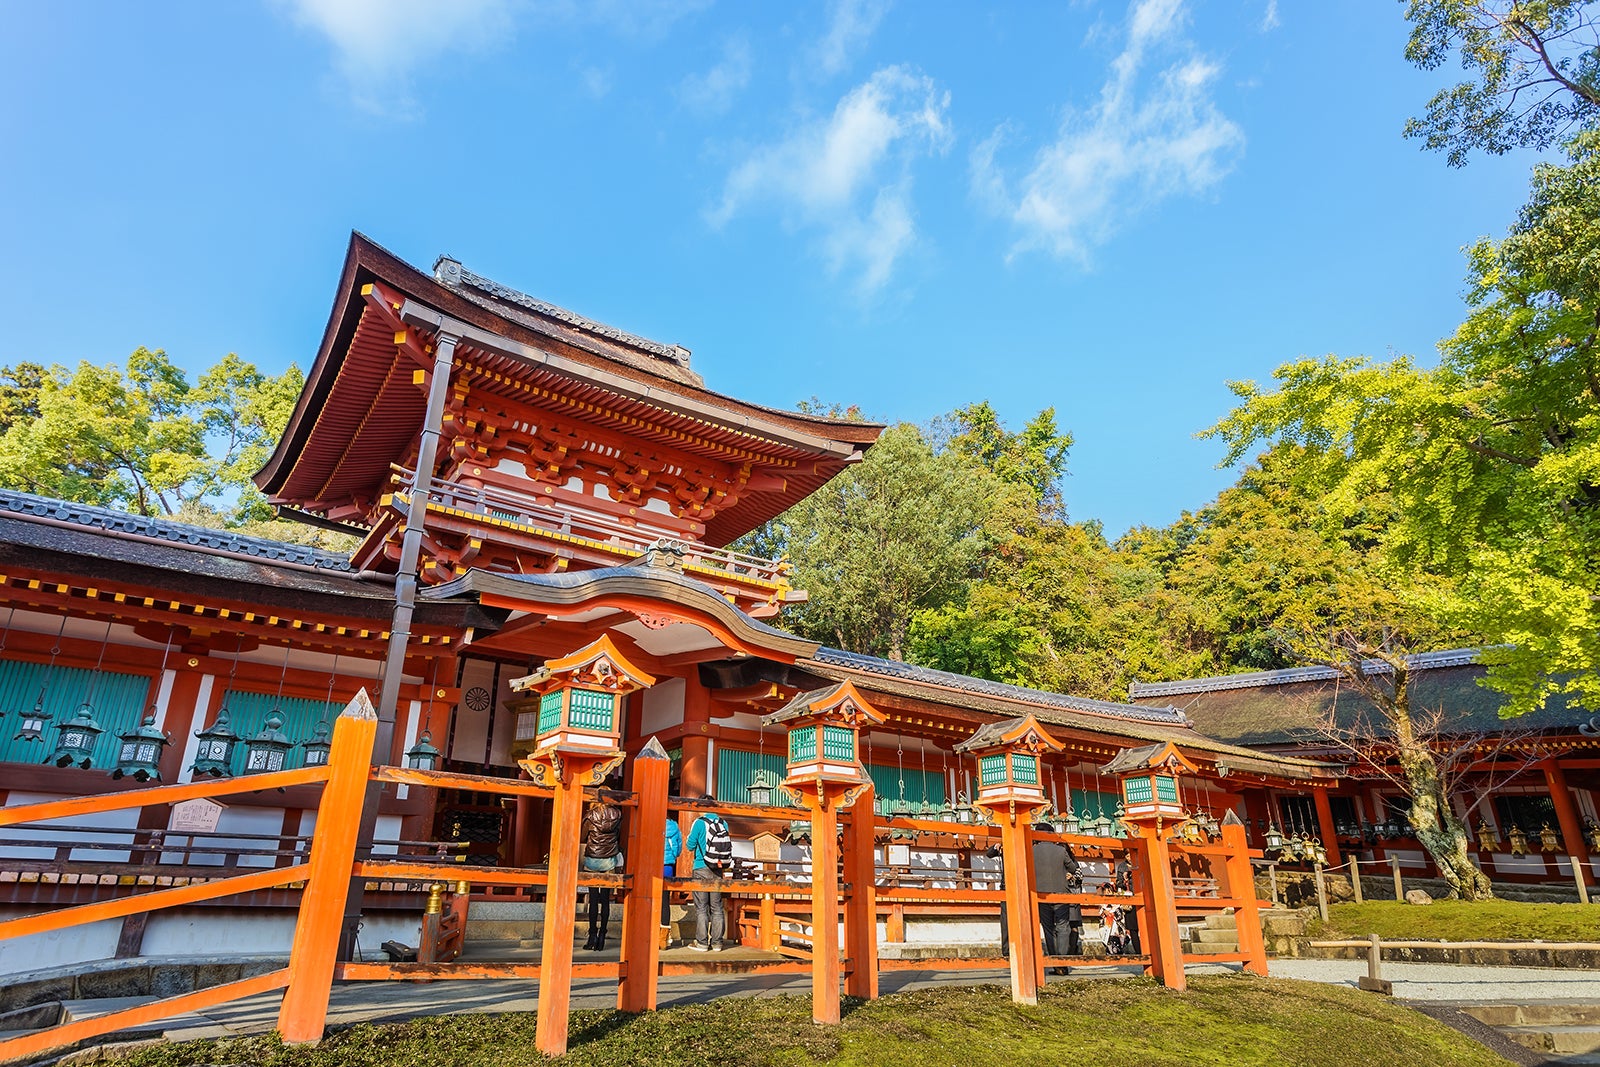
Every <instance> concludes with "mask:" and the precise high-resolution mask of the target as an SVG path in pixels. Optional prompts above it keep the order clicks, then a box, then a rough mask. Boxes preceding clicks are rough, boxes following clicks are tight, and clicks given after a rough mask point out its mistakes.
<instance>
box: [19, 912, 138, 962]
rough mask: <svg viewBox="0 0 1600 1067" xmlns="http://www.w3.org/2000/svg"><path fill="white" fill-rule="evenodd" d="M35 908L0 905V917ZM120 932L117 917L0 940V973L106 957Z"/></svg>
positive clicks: (109, 955) (115, 944)
mask: <svg viewBox="0 0 1600 1067" xmlns="http://www.w3.org/2000/svg"><path fill="white" fill-rule="evenodd" d="M37 910H38V909H36V908H0V919H15V918H18V917H20V916H23V915H30V914H33V913H34V912H36V911H37ZM121 933H122V920H121V919H103V920H101V921H100V922H97V923H85V924H83V925H82V926H69V927H67V928H66V929H65V930H52V931H50V932H49V933H44V934H29V935H28V936H26V937H13V938H9V939H7V940H4V941H0V973H4V974H16V973H18V972H20V971H36V970H41V969H43V968H46V967H63V966H66V965H67V964H71V963H84V962H87V961H89V960H104V959H110V958H111V957H113V956H115V955H116V954H117V938H118V937H119V936H120V935H121Z"/></svg>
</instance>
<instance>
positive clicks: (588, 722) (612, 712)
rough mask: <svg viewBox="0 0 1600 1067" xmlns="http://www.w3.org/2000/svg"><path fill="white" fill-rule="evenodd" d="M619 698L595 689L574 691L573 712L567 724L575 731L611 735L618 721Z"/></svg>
mask: <svg viewBox="0 0 1600 1067" xmlns="http://www.w3.org/2000/svg"><path fill="white" fill-rule="evenodd" d="M616 711H617V698H616V697H615V696H614V695H612V694H611V693H605V692H600V691H597V690H594V689H574V690H573V691H572V711H571V713H570V714H569V715H568V717H567V723H568V725H570V726H571V727H572V728H573V729H574V730H599V731H603V732H605V733H610V732H611V730H612V729H614V727H613V725H612V724H613V723H614V722H615V719H616Z"/></svg>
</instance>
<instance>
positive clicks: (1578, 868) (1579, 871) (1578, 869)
mask: <svg viewBox="0 0 1600 1067" xmlns="http://www.w3.org/2000/svg"><path fill="white" fill-rule="evenodd" d="M1567 860H1568V862H1570V863H1571V864H1572V880H1573V881H1574V882H1576V883H1577V885H1578V903H1579V904H1587V903H1589V887H1588V885H1586V884H1585V882H1586V879H1585V878H1584V876H1583V867H1582V865H1581V864H1579V863H1578V857H1576V856H1568V857H1567Z"/></svg>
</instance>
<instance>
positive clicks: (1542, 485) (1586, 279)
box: [1210, 135, 1600, 712]
mask: <svg viewBox="0 0 1600 1067" xmlns="http://www.w3.org/2000/svg"><path fill="white" fill-rule="evenodd" d="M1592 136H1593V135H1585V136H1584V137H1582V138H1580V139H1579V141H1578V142H1577V143H1575V144H1574V145H1573V147H1572V151H1571V159H1570V162H1569V163H1567V164H1566V165H1557V164H1553V163H1551V164H1544V165H1541V166H1540V167H1538V168H1537V170H1536V172H1535V174H1534V179H1533V194H1532V196H1531V197H1530V200H1529V203H1528V206H1527V207H1526V208H1525V209H1524V211H1523V213H1522V215H1521V217H1520V218H1519V220H1518V222H1517V225H1516V226H1515V227H1514V228H1513V229H1512V232H1511V233H1510V235H1509V236H1507V237H1506V238H1505V239H1504V240H1502V241H1487V240H1486V241H1481V242H1479V243H1478V244H1476V245H1475V246H1473V248H1472V249H1471V251H1470V255H1469V259H1470V263H1471V276H1470V283H1471V289H1470V292H1469V297H1468V299H1469V302H1470V305H1471V310H1470V313H1469V314H1468V316H1467V319H1466V321H1465V322H1464V323H1463V324H1462V325H1461V327H1460V328H1459V329H1458V330H1457V331H1456V333H1455V334H1454V335H1453V336H1452V337H1451V338H1449V339H1448V340H1447V341H1445V342H1444V343H1443V344H1442V345H1441V352H1442V356H1443V359H1442V361H1441V363H1440V364H1439V366H1437V367H1435V368H1432V369H1428V368H1423V367H1419V366H1418V365H1417V364H1415V363H1414V362H1413V361H1411V360H1410V359H1407V358H1399V359H1394V360H1391V361H1388V362H1383V363H1377V362H1373V361H1371V360H1367V359H1363V358H1352V359H1339V358H1334V357H1328V358H1325V359H1307V360H1299V361H1296V362H1293V363H1289V364H1285V365H1284V366H1283V367H1280V368H1279V369H1278V371H1277V372H1276V373H1275V375H1274V376H1275V378H1276V379H1277V382H1278V388H1277V389H1276V390H1273V391H1270V392H1269V391H1264V390H1262V389H1260V388H1258V387H1257V386H1256V385H1254V383H1250V382H1243V383H1235V385H1234V390H1235V392H1236V393H1237V395H1238V396H1239V398H1240V400H1241V403H1240V405H1239V407H1238V408H1237V409H1236V410H1235V411H1234V412H1233V413H1232V414H1231V415H1229V416H1228V417H1227V418H1226V419H1224V420H1223V421H1222V422H1220V423H1218V424H1217V426H1215V427H1213V429H1212V430H1211V431H1210V432H1211V433H1213V434H1214V435H1216V436H1218V437H1221V438H1223V439H1225V440H1226V441H1227V442H1228V444H1229V455H1228V458H1229V460H1230V461H1233V460H1237V459H1239V458H1241V457H1243V456H1244V455H1246V454H1247V453H1248V452H1249V450H1251V449H1252V448H1254V447H1256V446H1257V445H1259V444H1261V443H1263V442H1267V443H1273V442H1293V443H1296V444H1298V445H1301V446H1303V448H1304V450H1305V451H1304V456H1305V458H1304V461H1303V462H1302V463H1301V464H1300V470H1299V472H1298V473H1297V475H1296V477H1297V478H1298V479H1299V480H1300V482H1301V485H1302V487H1303V488H1304V489H1306V490H1308V491H1313V490H1314V491H1316V492H1321V493H1324V497H1323V499H1324V500H1325V503H1326V505H1327V506H1328V507H1329V508H1330V509H1331V510H1332V512H1333V513H1334V514H1336V515H1340V516H1353V515H1356V514H1357V513H1359V512H1360V511H1361V510H1362V509H1363V508H1365V507H1366V506H1367V503H1368V501H1369V500H1370V499H1371V498H1372V497H1373V495H1374V494H1385V495H1387V496H1388V498H1389V499H1390V501H1391V502H1392V504H1393V506H1394V517H1393V520H1392V522H1391V525H1390V530H1389V533H1388V535H1387V536H1386V540H1385V544H1384V551H1385V554H1386V559H1387V561H1388V562H1389V563H1390V564H1391V565H1393V566H1395V567H1398V568H1401V569H1402V570H1403V571H1404V572H1405V573H1407V574H1409V575H1412V576H1413V577H1414V578H1418V579H1420V578H1422V577H1427V578H1441V579H1445V580H1446V581H1445V583H1444V584H1443V585H1439V586H1430V588H1433V589H1435V590H1436V591H1438V597H1437V599H1436V600H1435V601H1434V603H1432V604H1431V605H1427V607H1428V608H1429V609H1430V610H1431V611H1432V612H1433V614H1434V615H1435V617H1436V618H1438V619H1440V620H1441V621H1442V622H1444V623H1445V624H1446V625H1450V626H1454V627H1456V628H1459V629H1461V630H1465V631H1470V632H1475V633H1479V634H1481V635H1483V637H1484V638H1485V639H1486V640H1487V641H1488V642H1489V643H1490V645H1492V646H1494V647H1492V648H1490V649H1489V650H1488V651H1487V653H1486V656H1487V658H1488V659H1489V660H1490V662H1491V671H1490V680H1491V684H1494V685H1495V686H1497V687H1499V688H1501V689H1502V690H1503V691H1505V692H1506V693H1507V694H1508V695H1509V696H1510V697H1511V698H1512V701H1511V705H1510V710H1512V711H1515V712H1521V711H1527V710H1530V709H1532V708H1534V707H1537V706H1538V705H1539V704H1540V703H1541V702H1542V701H1543V699H1544V698H1545V697H1546V696H1548V695H1549V694H1551V693H1552V692H1557V691H1565V692H1567V693H1569V694H1572V695H1573V697H1574V699H1575V701H1576V702H1577V703H1579V704H1581V705H1582V706H1585V707H1590V708H1596V709H1600V607H1597V605H1600V599H1597V598H1600V350H1597V343H1600V342H1597V330H1600V318H1597V316H1600V269H1597V266H1596V265H1597V264H1600V181H1597V178H1600V163H1597V159H1596V156H1595V154H1594V153H1593V151H1591V148H1590V141H1591V139H1592Z"/></svg>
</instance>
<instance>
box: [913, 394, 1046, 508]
mask: <svg viewBox="0 0 1600 1067" xmlns="http://www.w3.org/2000/svg"><path fill="white" fill-rule="evenodd" d="M938 424H939V429H940V430H942V431H943V433H944V434H945V436H946V437H947V438H948V440H947V442H946V447H947V448H949V449H951V450H953V451H955V452H956V453H957V454H958V455H961V456H964V457H965V458H967V459H969V460H971V461H972V462H974V463H976V464H978V465H980V466H982V467H985V468H987V469H988V470H990V471H992V472H993V473H994V475H995V476H996V477H997V478H999V479H1000V480H1001V481H1002V482H1005V483H1006V484H1007V485H1013V486H1017V487H1019V488H1021V489H1023V490H1025V491H1026V492H1027V493H1028V494H1029V495H1030V496H1031V497H1032V498H1033V500H1034V502H1035V503H1036V504H1037V506H1038V508H1039V511H1040V512H1041V513H1042V514H1048V515H1054V514H1057V513H1059V512H1061V511H1062V510H1063V509H1062V498H1061V479H1062V478H1064V477H1066V473H1067V453H1068V452H1069V451H1071V449H1072V435H1071V434H1070V433H1062V432H1060V431H1059V430H1058V429H1057V427H1056V411H1055V408H1045V409H1044V410H1043V411H1040V412H1039V413H1038V414H1037V415H1035V416H1034V417H1033V418H1031V419H1029V420H1028V422H1027V424H1026V425H1025V426H1023V428H1022V430H1021V432H1019V433H1011V432H1010V431H1008V430H1007V429H1006V428H1005V425H1004V424H1003V423H1001V421H1000V417H999V415H998V414H996V412H995V410H994V407H993V406H992V405H991V404H990V403H989V402H988V401H987V400H980V401H979V402H978V403H976V404H968V405H967V406H966V407H964V408H959V409H957V410H956V411H955V412H953V413H951V414H950V415H947V416H945V417H944V418H942V419H940V420H938Z"/></svg>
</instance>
